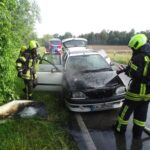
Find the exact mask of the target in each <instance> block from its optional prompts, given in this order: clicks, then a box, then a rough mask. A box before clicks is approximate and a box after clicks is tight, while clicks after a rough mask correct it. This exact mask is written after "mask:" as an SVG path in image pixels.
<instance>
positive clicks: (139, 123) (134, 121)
mask: <svg viewBox="0 0 150 150" xmlns="http://www.w3.org/2000/svg"><path fill="white" fill-rule="evenodd" d="M133 123H134V124H136V125H138V126H140V127H144V126H145V122H143V121H139V120H136V119H133Z"/></svg>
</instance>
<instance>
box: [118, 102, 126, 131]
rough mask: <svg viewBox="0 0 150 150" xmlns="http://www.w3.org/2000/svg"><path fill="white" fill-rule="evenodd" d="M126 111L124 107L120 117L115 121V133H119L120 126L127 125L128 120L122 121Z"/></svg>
mask: <svg viewBox="0 0 150 150" xmlns="http://www.w3.org/2000/svg"><path fill="white" fill-rule="evenodd" d="M127 110H128V106H127V105H126V106H125V107H124V109H123V110H122V113H121V116H118V118H117V120H118V125H117V131H120V129H121V125H127V124H128V120H124V119H123V118H124V116H125V114H126V112H127Z"/></svg>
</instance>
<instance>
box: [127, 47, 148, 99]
mask: <svg viewBox="0 0 150 150" xmlns="http://www.w3.org/2000/svg"><path fill="white" fill-rule="evenodd" d="M126 74H127V75H128V76H129V77H131V83H130V87H129V89H128V91H127V93H126V95H125V98H126V99H129V100H134V101H140V100H150V45H149V44H146V45H145V46H143V47H141V49H140V50H139V52H137V53H136V54H134V55H133V56H132V58H131V61H130V62H129V64H128V66H127V69H126Z"/></svg>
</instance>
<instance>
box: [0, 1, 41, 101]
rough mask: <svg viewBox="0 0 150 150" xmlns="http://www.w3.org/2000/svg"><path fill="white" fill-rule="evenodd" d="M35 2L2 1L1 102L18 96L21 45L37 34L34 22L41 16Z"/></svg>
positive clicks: (0, 4)
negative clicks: (17, 85) (17, 69)
mask: <svg viewBox="0 0 150 150" xmlns="http://www.w3.org/2000/svg"><path fill="white" fill-rule="evenodd" d="M33 3H35V2H34V1H33V2H32V3H31V2H29V1H28V0H11V1H7V0H1V2H0V29H1V32H0V55H1V57H0V72H1V74H0V102H2V101H7V100H9V99H14V98H15V97H16V96H17V95H16V93H15V89H16V84H15V83H16V82H15V81H16V80H17V78H16V75H17V73H16V68H15V61H16V59H17V56H18V54H19V47H20V46H21V45H22V44H27V43H28V41H29V40H30V39H31V38H32V37H33V34H34V36H35V33H34V24H35V21H36V19H37V17H38V16H39V13H38V12H37V9H38V8H37V6H35V5H33ZM35 7H36V9H35Z"/></svg>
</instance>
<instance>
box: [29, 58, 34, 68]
mask: <svg viewBox="0 0 150 150" xmlns="http://www.w3.org/2000/svg"><path fill="white" fill-rule="evenodd" d="M32 66H33V59H30V60H29V64H28V67H29V68H31V67H32Z"/></svg>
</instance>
